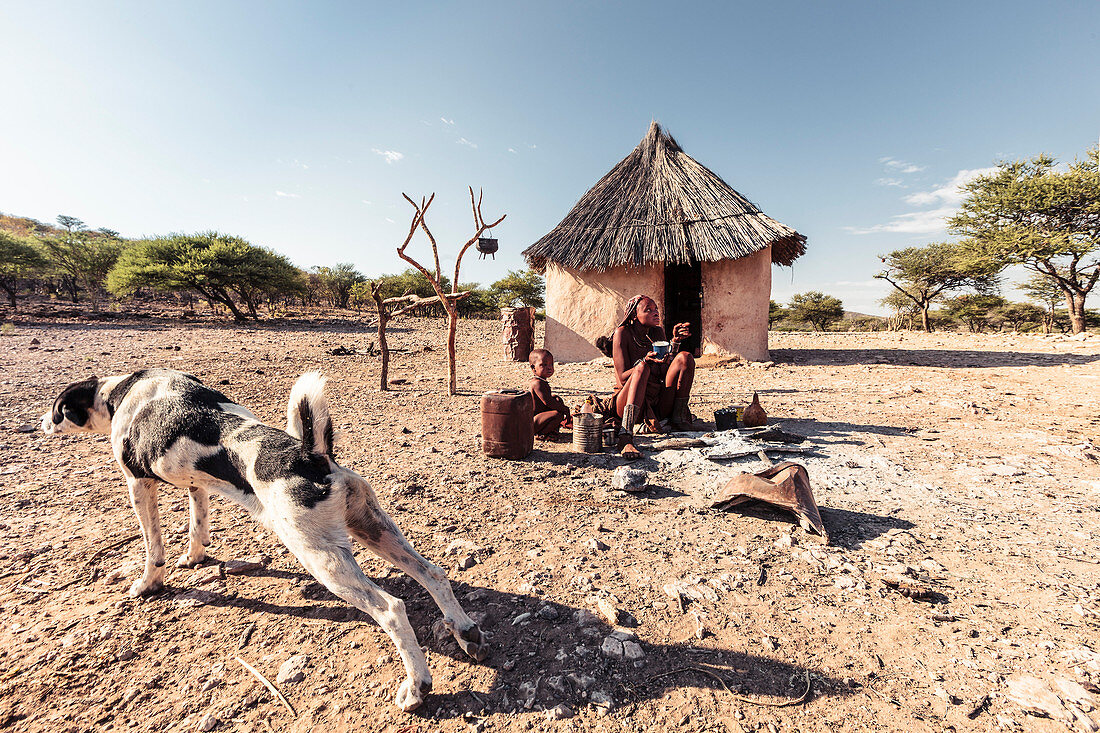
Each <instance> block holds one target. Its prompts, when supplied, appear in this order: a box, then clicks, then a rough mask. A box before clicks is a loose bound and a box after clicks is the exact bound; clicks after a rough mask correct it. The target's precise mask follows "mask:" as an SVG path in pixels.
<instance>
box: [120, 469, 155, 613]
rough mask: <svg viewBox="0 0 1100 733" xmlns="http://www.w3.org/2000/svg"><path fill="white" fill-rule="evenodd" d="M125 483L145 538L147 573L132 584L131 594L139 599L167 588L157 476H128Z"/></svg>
mask: <svg viewBox="0 0 1100 733" xmlns="http://www.w3.org/2000/svg"><path fill="white" fill-rule="evenodd" d="M126 485H127V487H128V488H129V489H130V505H131V506H133V507H134V514H137V518H138V524H139V525H141V538H142V539H143V540H144V541H145V572H144V573H143V574H142V576H141V579H140V580H137V581H135V582H134V584H133V585H131V586H130V595H131V596H133V597H135V598H136V597H138V596H140V595H143V594H145V593H152V592H153V591H157V590H160V589H161V588H163V587H164V540H163V538H162V537H161V533H160V511H159V510H158V508H157V481H156V479H151V478H133V477H127V478H126Z"/></svg>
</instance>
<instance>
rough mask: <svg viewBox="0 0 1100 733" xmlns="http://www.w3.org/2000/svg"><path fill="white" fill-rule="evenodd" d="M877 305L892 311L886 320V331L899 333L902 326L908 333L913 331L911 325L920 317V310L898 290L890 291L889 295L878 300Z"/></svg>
mask: <svg viewBox="0 0 1100 733" xmlns="http://www.w3.org/2000/svg"><path fill="white" fill-rule="evenodd" d="M879 303H880V304H881V305H884V306H886V307H887V308H889V309H890V310H891V311H892V313H891V315H890V317H889V318H887V319H886V328H887V329H888V330H890V331H900V330H901V328H902V327H903V326H904V327H905V328H906V329H908V330H910V331H911V330H913V323H914V322H915V321H916V318H917V316H919V315H920V308H919V307H918V306H917V304H916V303H914V302H913V300H912V299H911V298H909V297H908V296H906V295H905V294H904V293H902V292H901V291H900V290H891V291H890V294H889V295H887V296H885V297H883V298H881V299H880V300H879Z"/></svg>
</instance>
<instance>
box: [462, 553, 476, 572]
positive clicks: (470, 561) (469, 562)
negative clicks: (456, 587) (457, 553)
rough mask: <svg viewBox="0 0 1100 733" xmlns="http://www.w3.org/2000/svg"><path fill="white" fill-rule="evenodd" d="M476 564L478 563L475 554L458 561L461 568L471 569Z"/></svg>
mask: <svg viewBox="0 0 1100 733" xmlns="http://www.w3.org/2000/svg"><path fill="white" fill-rule="evenodd" d="M474 565H477V558H476V557H474V556H473V555H467V556H466V557H464V558H462V559H461V560H459V561H458V569H459V570H469V569H470V568H472V567H473V566H474Z"/></svg>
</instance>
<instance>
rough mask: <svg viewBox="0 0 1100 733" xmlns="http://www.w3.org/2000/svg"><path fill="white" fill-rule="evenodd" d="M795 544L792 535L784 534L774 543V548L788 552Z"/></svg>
mask: <svg viewBox="0 0 1100 733" xmlns="http://www.w3.org/2000/svg"><path fill="white" fill-rule="evenodd" d="M796 542H797V540H795V538H794V536H793V535H789V534H785V535H783V536H781V537H780V538H779V539H777V540H776V541H775V543H774V546H775V547H776V549H779V550H788V549H790V548H791V546H792V545H794V544H795V543H796Z"/></svg>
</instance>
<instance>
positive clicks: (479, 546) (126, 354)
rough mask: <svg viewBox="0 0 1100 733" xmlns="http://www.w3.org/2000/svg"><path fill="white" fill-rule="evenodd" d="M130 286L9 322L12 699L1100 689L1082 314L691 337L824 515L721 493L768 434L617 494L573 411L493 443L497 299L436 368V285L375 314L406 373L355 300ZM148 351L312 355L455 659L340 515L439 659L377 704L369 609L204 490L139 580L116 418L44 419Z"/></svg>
mask: <svg viewBox="0 0 1100 733" xmlns="http://www.w3.org/2000/svg"><path fill="white" fill-rule="evenodd" d="M144 315H145V317H142V318H132V317H114V318H110V319H86V318H83V317H77V316H76V315H75V314H68V315H66V314H64V313H60V314H58V313H54V314H52V315H51V317H48V318H47V317H43V316H41V315H34V314H33V313H31V314H28V315H22V316H18V317H16V318H15V319H14V326H13V327H6V328H5V330H4V335H2V336H0V370H2V371H0V576H2V577H0V728H4V729H8V730H12V731H46V730H48V731H87V730H103V731H106V730H115V731H117V730H148V731H192V730H200V731H205V730H241V731H257V732H260V731H278V732H280V733H281V732H282V731H307V730H312V729H314V728H316V727H320V726H323V727H324V728H327V729H330V730H352V729H355V730H371V731H393V732H395V733H396V732H397V731H401V732H402V733H412V732H413V731H423V732H426V731H436V730H439V731H467V730H486V731H518V730H527V729H532V728H535V729H551V730H562V731H567V730H596V731H620V730H631V731H633V730H650V729H653V730H684V731H700V730H713V731H740V730H767V731H778V730H784V731H791V730H802V731H809V730H825V729H830V730H835V729H870V730H905V731H923V730H929V731H931V730H935V731H941V730H947V729H954V730H1002V729H1003V730H1014V729H1022V730H1051V731H1060V730H1066V729H1067V728H1069V729H1077V730H1088V729H1089V727H1088V726H1089V725H1090V722H1091V721H1100V713H1098V712H1097V711H1095V710H1091V706H1092V705H1100V694H1097V693H1098V689H1097V687H1096V685H1097V684H1100V617H1098V614H1100V553H1098V552H1097V540H1098V539H1100V529H1098V527H1100V522H1098V520H1100V515H1098V512H1100V463H1098V459H1100V451H1098V449H1097V447H1096V444H1097V443H1098V440H1097V434H1098V432H1100V419H1098V417H1097V415H1098V414H1100V409H1098V408H1100V389H1098V387H1100V383H1098V380H1100V339H1098V338H1089V339H1083V340H1082V339H1069V338H1065V337H1041V336H1015V335H963V334H933V335H925V334H911V333H905V334H896V333H876V334H817V335H815V334H794V333H782V334H773V335H772V358H773V359H774V363H772V362H768V363H763V364H760V363H756V364H741V363H737V362H730V363H715V362H714V361H708V362H707V363H705V364H704V365H703V368H701V369H700V370H699V372H698V375H697V381H696V388H695V392H694V395H695V396H694V397H693V401H692V407H693V409H694V411H695V412H696V414H698V415H699V416H700V417H702V418H705V419H707V420H710V419H711V418H712V414H713V410H714V409H715V408H718V407H723V406H726V405H730V404H734V403H744V402H747V401H748V397H749V395H751V393H752V392H753V391H756V392H758V393H759V394H760V397H761V401H762V403H763V405H764V407H765V409H766V410H767V411H768V412H769V414H770V416H771V418H772V419H773V421H775V422H777V423H779V424H781V425H782V427H783V429H784V430H786V431H789V432H791V433H797V434H800V435H803V436H806V437H807V438H808V440H807V441H806V442H804V443H801V444H798V445H797V446H793V447H795V448H798V449H800V450H801V451H802V452H799V453H779V452H774V451H773V452H772V453H770V454H767V455H768V456H769V460H795V461H798V462H800V463H802V464H803V465H805V466H806V467H807V469H808V471H809V475H810V481H811V484H812V487H813V491H814V495H815V497H816V499H817V502H818V504H819V505H820V507H821V513H822V517H823V519H824V522H825V524H826V526H827V528H828V531H829V534H830V542H829V544H825V543H823V541H822V540H821V539H820V538H819V537H817V536H816V535H814V534H812V533H807V532H806V531H804V530H803V529H801V528H799V526H798V525H797V524H796V523H794V521H793V519H792V517H790V516H788V515H785V514H783V513H781V512H772V511H768V510H764V509H750V510H746V511H744V512H719V511H716V510H712V509H710V508H709V505H710V500H711V499H712V498H713V497H714V495H715V493H716V492H717V490H718V489H719V488H720V487H721V486H722V485H723V484H724V483H725V481H726V480H728V478H729V477H730V476H733V475H735V474H737V473H739V472H743V471H758V470H761V469H762V468H763V467H764V465H765V464H764V462H763V460H762V459H761V458H760V457H759V456H757V455H749V456H746V457H742V458H731V459H715V458H708V457H707V453H708V452H709V451H710V450H711V449H709V448H694V449H688V450H685V451H675V450H666V451H658V450H652V449H651V450H649V451H647V457H646V458H645V460H644V461H642V462H641V463H640V464H639V467H640V468H643V469H645V470H647V471H648V472H649V476H648V488H646V489H645V490H644V491H643V492H641V493H638V494H625V493H622V492H616V491H613V490H612V489H611V475H612V472H613V470H614V469H615V468H616V467H618V466H619V465H620V464H621V461H620V460H619V459H618V458H616V457H614V456H612V455H609V454H601V455H582V454H577V453H574V452H572V450H571V446H570V445H569V444H568V443H566V442H560V443H541V444H537V445H536V450H535V452H534V453H532V454H531V456H530V457H529V458H528V459H527V460H524V461H515V462H510V461H502V460H497V459H489V458H485V457H483V456H482V455H481V452H480V449H479V443H478V431H479V397H480V394H481V393H482V392H484V391H485V390H488V389H494V388H499V387H504V386H520V385H523V384H525V382H526V378H527V377H526V373H527V367H526V366H525V365H522V364H513V363H508V362H503V361H501V359H500V358H499V349H500V347H499V346H498V341H499V331H498V328H497V325H496V324H494V323H492V322H487V321H469V322H463V323H462V324H461V326H460V335H459V339H460V345H459V362H460V364H459V388H460V391H461V394H460V395H458V396H455V397H450V396H447V395H446V393H445V389H444V384H445V380H446V369H445V361H444V350H443V348H442V337H443V330H442V327H441V324H440V323H439V322H438V321H431V320H421V319H411V318H410V319H404V320H400V321H396V322H394V323H393V324H392V325H393V328H392V329H391V340H392V342H393V345H394V346H396V347H399V348H401V349H402V350H403V351H401V352H400V353H397V354H395V358H394V362H393V364H392V367H391V377H392V378H393V379H394V380H402V381H400V383H399V384H396V385H394V387H393V391H390V392H386V393H383V392H380V391H379V390H378V369H379V360H378V358H377V357H376V356H371V355H369V351H370V349H369V345H370V344H371V343H372V342H373V341H374V340H375V336H374V333H373V328H372V326H371V325H370V321H371V319H370V318H369V317H367V316H363V317H357V316H354V314H343V315H342V316H341V317H339V318H337V317H332V316H329V317H324V316H320V315H318V316H316V317H313V318H311V319H309V320H306V319H290V320H279V319H276V320H269V321H264V322H261V323H258V324H245V325H237V324H232V323H229V322H225V321H221V320H215V319H209V318H199V317H192V318H190V319H186V320H185V319H181V318H179V317H176V316H172V317H168V316H167V315H166V314H160V315H157V314H144ZM341 346H342V347H344V351H343V352H340V353H343V354H344V355H341V356H336V355H330V354H329V353H328V352H329V351H331V350H333V349H335V348H336V347H341ZM348 352H351V353H348ZM150 366H161V367H171V368H178V369H183V370H186V371H189V372H191V373H193V374H195V375H197V376H199V377H200V378H201V379H202V380H203V381H205V382H206V383H208V384H211V385H214V386H216V387H217V388H218V389H219V390H221V391H223V392H225V393H226V394H228V395H230V396H231V397H234V398H235V399H236V400H237V401H239V402H241V403H243V404H245V405H247V406H249V407H250V408H252V409H253V410H254V411H255V412H256V413H257V414H258V415H259V416H260V417H261V418H262V419H264V420H266V421H269V422H271V423H273V424H282V422H283V420H285V417H284V416H285V399H286V395H287V393H288V391H289V389H290V386H291V384H292V383H293V382H294V380H295V378H296V377H297V376H298V375H299V374H300V373H302V372H303V371H306V370H310V369H320V370H322V371H323V372H324V373H325V374H326V375H327V376H328V380H329V381H328V394H329V399H330V400H331V403H332V406H333V413H334V417H335V421H336V424H337V428H338V432H339V435H338V438H337V441H338V449H339V457H340V460H341V462H343V463H344V464H345V465H349V466H351V467H353V468H355V469H356V470H358V471H359V472H361V473H362V474H363V475H364V476H366V477H368V478H369V479H370V480H371V481H372V483H373V484H374V486H375V488H376V490H377V492H378V495H379V498H380V500H381V501H382V503H383V505H384V506H385V507H386V508H387V509H388V510H389V511H390V512H391V513H392V514H393V516H394V517H395V519H396V521H397V522H398V524H399V525H400V526H401V527H402V528H403V530H404V531H405V533H406V535H407V536H408V537H409V539H410V540H411V541H412V542H413V544H414V545H415V546H416V547H417V548H418V549H419V550H420V551H421V552H422V553H423V554H424V555H426V556H427V557H429V558H431V559H433V560H435V561H436V562H437V563H439V564H440V565H441V566H443V567H445V568H446V569H447V571H448V573H449V575H450V577H451V580H452V583H453V585H454V587H455V591H456V594H457V596H458V598H459V600H460V602H461V603H462V604H463V605H464V607H465V608H466V609H467V611H469V612H470V613H471V615H475V616H476V617H477V618H479V619H480V620H481V623H482V627H483V629H485V631H486V632H487V633H488V634H489V635H490V638H491V642H490V643H491V647H492V655H491V656H490V657H489V659H488V660H487V661H486V662H484V663H481V664H476V663H472V662H471V661H470V660H468V659H467V658H465V657H464V656H463V655H462V653H461V651H460V650H458V648H457V646H456V645H455V643H454V642H453V641H452V640H451V639H450V638H449V637H446V636H445V634H442V633H440V634H437V633H435V632H436V631H437V630H438V627H436V628H434V629H433V624H434V622H435V621H436V620H437V619H438V617H439V614H438V611H437V609H436V608H435V606H434V605H433V604H432V602H431V600H430V598H429V597H428V595H427V594H426V593H425V592H424V591H423V590H422V589H421V588H420V587H419V586H417V585H415V583H413V582H412V581H411V580H409V579H408V578H406V577H405V576H403V575H402V574H400V573H398V572H397V571H394V570H391V569H390V568H389V567H388V566H386V565H385V564H384V563H382V562H381V561H379V560H376V559H374V558H373V557H371V556H370V555H369V554H368V553H367V552H366V551H364V550H360V551H359V552H358V553H357V556H358V557H359V560H360V562H361V564H362V565H363V567H364V569H365V571H366V572H367V574H368V575H369V576H371V577H372V578H374V579H375V580H376V581H377V582H378V583H379V584H380V585H382V586H383V587H384V588H385V589H387V590H388V591H389V592H392V593H394V594H396V595H399V596H401V597H402V598H404V599H405V600H406V602H407V606H408V612H409V616H410V618H411V620H412V622H413V626H414V627H415V628H416V629H417V633H418V635H419V638H420V641H421V643H422V645H423V646H425V647H426V648H427V650H428V660H429V664H430V666H431V669H432V671H433V674H434V678H435V687H434V691H433V693H432V694H431V695H430V696H429V697H428V699H427V701H426V702H425V704H424V705H423V706H422V707H421V708H420V709H419V710H417V711H415V712H414V713H411V714H406V713H402V712H400V711H399V710H397V709H396V708H395V707H394V705H393V702H392V700H393V696H394V693H395V692H396V687H397V685H398V684H399V683H400V682H401V680H402V679H403V673H402V670H401V669H400V665H399V663H398V662H397V661H396V660H395V655H394V650H393V647H392V645H391V644H390V642H389V640H388V639H387V638H386V637H385V636H384V634H382V632H381V631H380V630H379V629H378V628H377V627H376V626H375V625H374V624H373V622H371V621H370V620H369V619H368V618H367V617H366V616H365V615H364V614H362V613H360V612H359V611H357V610H355V609H352V608H350V607H349V606H347V604H345V603H344V602H342V601H340V600H338V599H336V598H335V597H333V596H332V595H330V594H329V593H328V592H327V591H326V590H325V589H324V588H323V587H321V586H320V585H319V584H318V583H317V582H316V581H314V580H313V579H312V578H311V577H310V576H309V575H307V574H306V573H305V572H304V571H303V570H302V568H301V567H300V566H299V565H298V563H297V562H296V560H295V559H294V558H293V557H292V556H290V555H289V554H288V553H287V551H286V550H285V549H283V547H282V546H281V545H280V544H279V542H278V541H277V540H276V539H275V538H274V537H273V536H272V535H270V534H268V533H266V532H265V531H264V530H262V529H261V528H260V527H259V525H257V524H255V523H254V522H253V521H252V520H250V519H249V518H248V517H247V516H245V514H244V513H243V512H242V511H241V510H239V509H238V508H236V507H235V506H232V505H228V504H225V503H224V502H220V501H219V500H214V505H215V506H214V513H213V520H212V529H213V533H214V544H213V545H212V546H211V551H212V553H211V554H212V558H211V559H210V560H209V561H208V562H207V563H206V564H205V565H204V566H203V567H201V568H199V569H196V570H182V569H176V568H174V567H173V566H172V563H169V567H170V570H169V572H168V576H167V588H166V590H164V591H163V592H161V593H159V594H157V595H155V596H153V597H150V598H145V599H139V600H133V599H130V598H128V597H127V595H126V593H125V589H126V587H127V586H128V582H127V581H126V580H125V578H128V577H133V576H134V573H135V572H136V564H137V563H138V562H139V560H140V559H141V558H142V548H141V542H140V540H136V541H135V539H134V538H135V536H136V535H135V533H136V531H137V522H136V520H135V518H134V517H133V515H132V512H131V510H130V508H129V506H128V501H127V498H126V492H125V489H124V487H123V484H122V481H121V478H120V474H119V471H118V469H117V468H116V467H115V466H114V465H112V461H111V456H110V453H109V447H108V445H107V442H106V439H105V438H102V437H95V436H79V435H78V436H60V437H52V438H51V437H47V436H44V435H42V434H41V433H40V432H39V431H38V428H37V424H38V420H39V416H40V415H41V414H42V413H43V412H44V411H45V410H47V409H48V407H49V405H50V403H51V401H52V399H53V397H54V396H55V395H56V393H57V392H58V391H59V390H60V389H61V388H62V387H63V386H64V385H65V384H67V383H69V382H71V381H74V380H78V379H81V378H84V377H87V376H89V375H91V374H95V375H108V374H114V373H124V372H129V371H132V370H135V369H137V368H141V367H150ZM610 381H611V374H610V370H609V369H608V368H607V367H606V366H604V365H601V364H598V363H593V364H568V365H560V366H559V368H558V373H557V375H556V376H555V378H554V380H553V382H554V384H555V388H556V389H557V390H558V391H559V392H560V393H561V394H563V395H564V396H565V397H566V399H567V400H569V401H578V402H579V401H580V400H581V398H582V397H583V395H584V394H587V393H588V392H590V391H592V392H599V391H604V392H606V391H608V387H609V385H610ZM699 427H700V434H703V433H705V432H706V430H707V429H708V428H713V423H710V424H709V425H708V424H704V423H700V426H699ZM768 445H770V446H773V447H774V446H777V445H779V446H786V445H787V444H768ZM186 506H187V503H186V501H185V499H184V497H183V493H182V492H181V491H179V490H176V489H166V490H164V491H162V494H161V513H162V520H163V525H164V527H165V533H166V537H167V542H168V545H169V552H170V557H174V556H176V555H178V554H179V553H181V552H182V551H183V549H184V544H185V541H186V537H185V534H184V531H185V530H184V525H185V522H186V516H187V514H186ZM903 591H904V592H905V593H909V595H906V594H905V593H903ZM915 598H916V599H915ZM239 660H243V661H244V662H247V663H248V664H249V665H252V666H253V667H254V668H255V669H256V670H257V672H258V673H259V674H261V675H263V676H264V677H266V678H267V679H268V680H269V681H270V682H271V683H273V684H274V685H275V686H276V688H277V689H278V690H280V692H281V694H283V695H285V698H286V700H287V702H288V704H289V706H291V707H292V708H293V711H294V712H291V711H290V709H288V707H287V706H284V705H283V704H282V703H281V702H280V701H279V700H278V699H277V698H276V697H275V696H274V695H273V694H272V693H271V692H270V691H269V690H268V689H267V688H265V687H264V686H263V685H262V684H261V682H259V681H258V679H257V678H256V677H255V676H253V675H252V674H251V673H250V672H249V671H247V670H246V668H245V667H244V666H243V665H242V663H241V661H239ZM807 687H808V692H807ZM1036 713H1042V715H1043V716H1045V717H1041V716H1040V715H1037V714H1036ZM1090 715H1091V718H1090V717H1089V716H1090Z"/></svg>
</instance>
